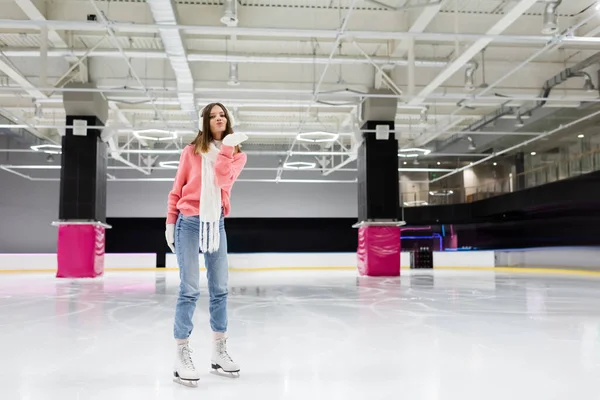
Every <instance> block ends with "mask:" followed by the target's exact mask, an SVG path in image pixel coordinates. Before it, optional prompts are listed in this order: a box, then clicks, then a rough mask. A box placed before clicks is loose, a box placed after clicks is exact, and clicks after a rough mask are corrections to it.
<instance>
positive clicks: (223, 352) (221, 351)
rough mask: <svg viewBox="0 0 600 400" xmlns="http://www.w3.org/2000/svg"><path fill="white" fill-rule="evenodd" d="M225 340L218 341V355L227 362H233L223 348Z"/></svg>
mask: <svg viewBox="0 0 600 400" xmlns="http://www.w3.org/2000/svg"><path fill="white" fill-rule="evenodd" d="M225 342H226V341H225V339H223V340H221V341H219V345H218V346H219V347H218V351H219V355H220V356H221V357H223V358H225V359H227V360H229V362H233V360H232V359H231V357H229V353H227V348H226V347H225Z"/></svg>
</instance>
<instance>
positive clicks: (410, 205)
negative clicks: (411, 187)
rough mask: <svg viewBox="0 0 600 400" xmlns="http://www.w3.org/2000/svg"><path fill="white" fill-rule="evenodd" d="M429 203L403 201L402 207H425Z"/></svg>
mask: <svg viewBox="0 0 600 400" xmlns="http://www.w3.org/2000/svg"><path fill="white" fill-rule="evenodd" d="M428 204H429V203H427V202H426V201H424V200H415V201H405V202H404V205H405V206H407V207H413V206H426V205H428Z"/></svg>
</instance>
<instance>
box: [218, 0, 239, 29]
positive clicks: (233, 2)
mask: <svg viewBox="0 0 600 400" xmlns="http://www.w3.org/2000/svg"><path fill="white" fill-rule="evenodd" d="M223 8H224V9H225V10H224V12H223V16H222V17H221V23H222V24H225V25H227V26H237V24H238V17H237V0H225V1H224V2H223Z"/></svg>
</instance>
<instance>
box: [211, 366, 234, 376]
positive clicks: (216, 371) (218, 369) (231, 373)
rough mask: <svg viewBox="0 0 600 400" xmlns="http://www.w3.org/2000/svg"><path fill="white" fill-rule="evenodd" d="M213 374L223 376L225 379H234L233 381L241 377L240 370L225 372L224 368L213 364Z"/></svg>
mask: <svg viewBox="0 0 600 400" xmlns="http://www.w3.org/2000/svg"><path fill="white" fill-rule="evenodd" d="M210 373H211V374H213V375H217V376H223V377H225V378H233V379H237V378H239V377H240V370H239V369H238V370H237V371H224V370H223V368H221V366H219V365H216V364H213V365H212V366H211V371H210Z"/></svg>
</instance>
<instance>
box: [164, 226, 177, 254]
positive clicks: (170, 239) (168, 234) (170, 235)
mask: <svg viewBox="0 0 600 400" xmlns="http://www.w3.org/2000/svg"><path fill="white" fill-rule="evenodd" d="M165 238H166V239H167V245H168V246H169V248H170V249H171V251H172V252H173V253H175V224H167V230H165Z"/></svg>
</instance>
